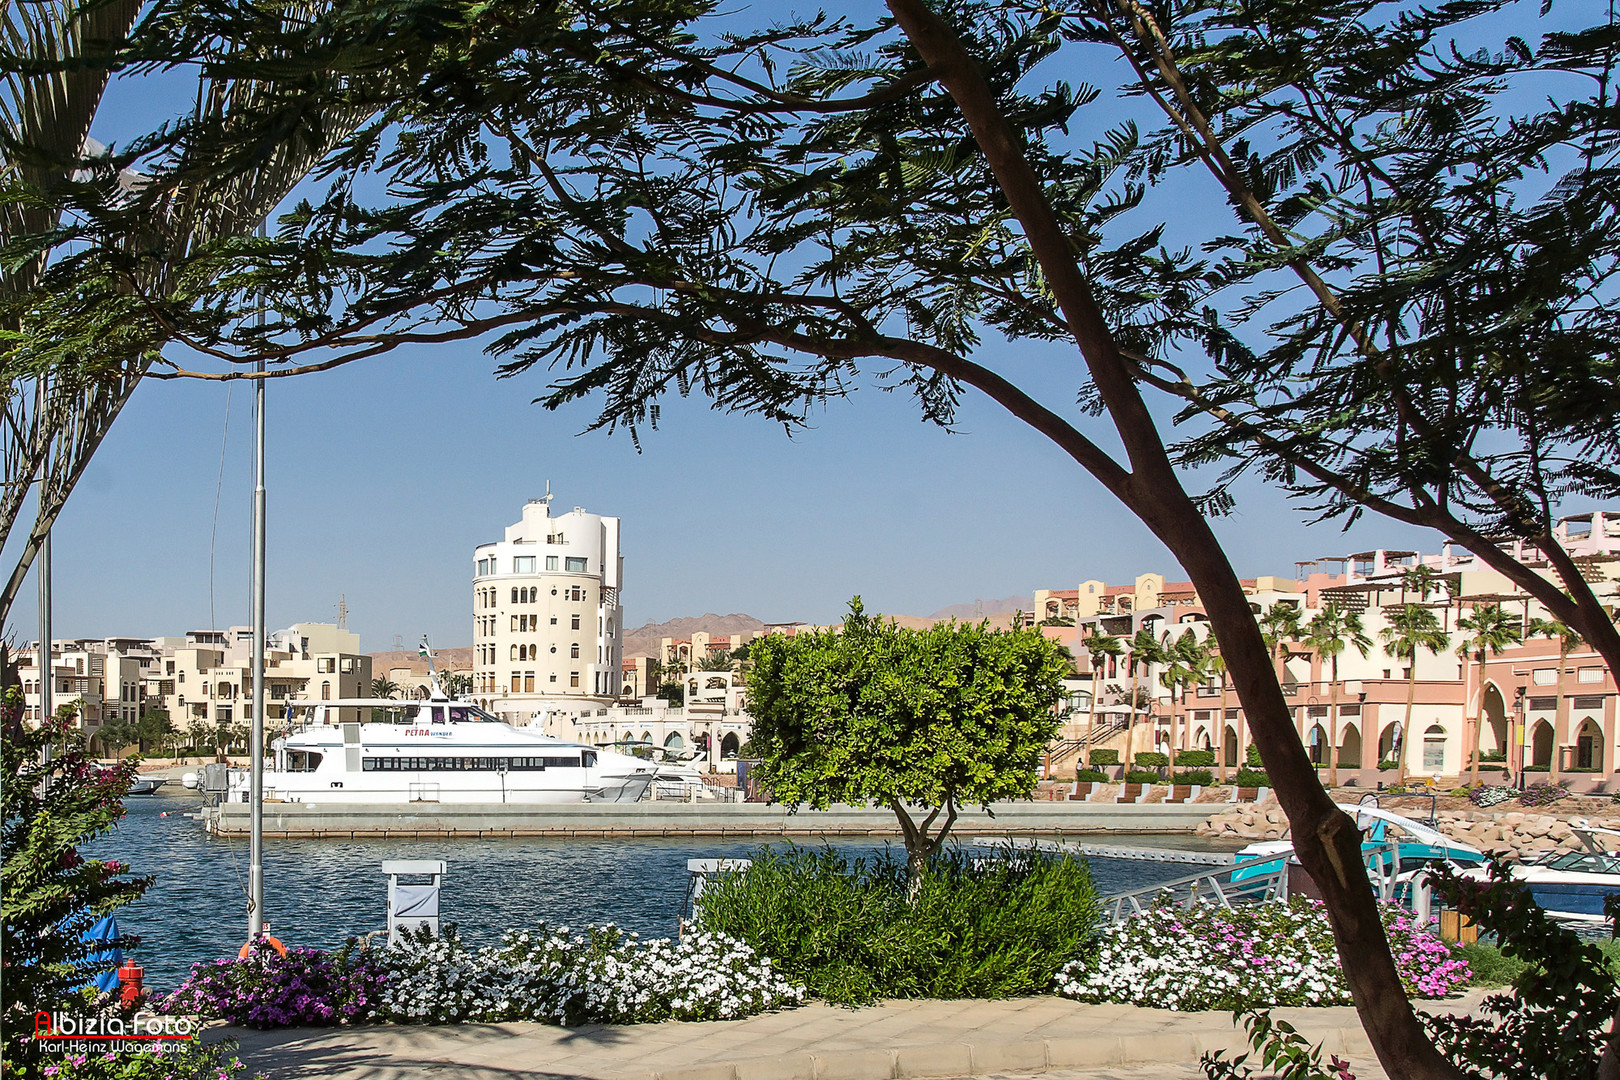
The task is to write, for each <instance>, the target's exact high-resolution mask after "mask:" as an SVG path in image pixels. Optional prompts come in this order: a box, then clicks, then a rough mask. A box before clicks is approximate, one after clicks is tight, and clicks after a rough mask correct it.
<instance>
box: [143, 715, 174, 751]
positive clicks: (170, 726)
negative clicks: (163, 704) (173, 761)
mask: <svg viewBox="0 0 1620 1080" xmlns="http://www.w3.org/2000/svg"><path fill="white" fill-rule="evenodd" d="M135 731H136V733H137V734H138V735H139V742H140V748H141V751H142V752H143V753H144V752H145V750H146V748H147V746H148V745H151V746H155V747H157V748H158V749H159V750H160V751H161V750H162V749H163V747H164V745H165V744H166V743H167V742H168V741H169V739H171V738H172V737H174V735H175V729H174V723H173V721H171V720H170V719H169V710H167V709H148V710H146V712H144V713H142V714H141V718H140V719H139V720H137V721H136V722H135Z"/></svg>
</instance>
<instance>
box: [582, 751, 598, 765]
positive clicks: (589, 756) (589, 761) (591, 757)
mask: <svg viewBox="0 0 1620 1080" xmlns="http://www.w3.org/2000/svg"><path fill="white" fill-rule="evenodd" d="M582 756H583V757H584V761H583V762H582V764H584V766H585V767H586V768H587V769H588V768H590V767H591V766H592V765H595V764H596V753H595V752H594V751H592V750H587V751H585V753H584V755H582Z"/></svg>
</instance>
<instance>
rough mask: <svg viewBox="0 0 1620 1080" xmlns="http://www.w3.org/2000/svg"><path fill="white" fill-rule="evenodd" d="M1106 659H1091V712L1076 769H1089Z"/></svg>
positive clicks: (1088, 716) (1087, 718) (1094, 657)
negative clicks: (1103, 667) (1103, 666)
mask: <svg viewBox="0 0 1620 1080" xmlns="http://www.w3.org/2000/svg"><path fill="white" fill-rule="evenodd" d="M1105 662H1106V659H1104V660H1103V661H1099V660H1098V659H1097V657H1096V656H1095V655H1093V656H1092V658H1091V663H1092V665H1093V666H1092V669H1091V711H1090V712H1089V713H1087V714H1086V741H1085V745H1084V746H1082V747H1081V751H1080V752H1081V761H1080V764H1079V765H1078V766H1076V768H1077V769H1081V768H1085V769H1089V768H1091V740H1092V739H1093V738H1094V737H1095V736H1096V734H1097V699H1098V698H1099V697H1100V696H1101V694H1102V665H1103V663H1105Z"/></svg>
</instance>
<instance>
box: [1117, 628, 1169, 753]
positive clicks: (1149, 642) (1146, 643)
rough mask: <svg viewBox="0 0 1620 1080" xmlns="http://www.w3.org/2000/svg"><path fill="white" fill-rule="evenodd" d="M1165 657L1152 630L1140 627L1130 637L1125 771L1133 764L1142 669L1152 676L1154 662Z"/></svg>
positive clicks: (1156, 662) (1158, 661) (1162, 647)
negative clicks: (1129, 678)
mask: <svg viewBox="0 0 1620 1080" xmlns="http://www.w3.org/2000/svg"><path fill="white" fill-rule="evenodd" d="M1164 658H1165V652H1164V646H1162V645H1160V644H1159V639H1158V638H1156V637H1154V636H1153V631H1151V630H1147V629H1142V630H1138V631H1137V632H1136V636H1135V637H1133V638H1131V701H1130V705H1131V711H1130V713H1129V714H1127V716H1126V719H1125V758H1124V762H1125V771H1126V772H1130V771H1131V769H1132V768H1133V767H1134V765H1135V761H1136V759H1135V757H1134V755H1133V754H1132V750H1134V749H1135V745H1134V741H1133V740H1134V737H1135V735H1136V710H1137V702H1138V697H1137V690H1138V688H1139V687H1140V686H1141V683H1142V669H1143V668H1144V667H1145V668H1148V669H1149V671H1148V675H1149V677H1150V678H1151V677H1152V668H1153V665H1154V664H1159V663H1163V662H1164Z"/></svg>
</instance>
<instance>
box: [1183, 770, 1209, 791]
mask: <svg viewBox="0 0 1620 1080" xmlns="http://www.w3.org/2000/svg"><path fill="white" fill-rule="evenodd" d="M1175 782H1176V783H1178V784H1196V785H1198V786H1199V787H1209V786H1210V785H1211V784H1213V783H1214V782H1215V774H1214V773H1212V772H1210V771H1209V770H1208V769H1187V770H1185V771H1183V772H1178V773H1176V775H1175Z"/></svg>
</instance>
